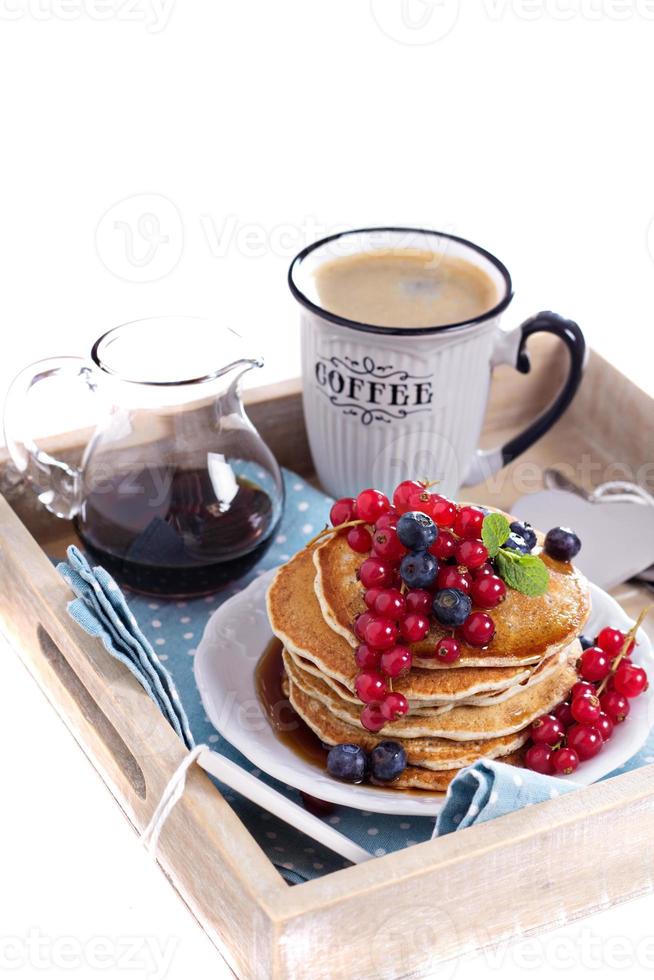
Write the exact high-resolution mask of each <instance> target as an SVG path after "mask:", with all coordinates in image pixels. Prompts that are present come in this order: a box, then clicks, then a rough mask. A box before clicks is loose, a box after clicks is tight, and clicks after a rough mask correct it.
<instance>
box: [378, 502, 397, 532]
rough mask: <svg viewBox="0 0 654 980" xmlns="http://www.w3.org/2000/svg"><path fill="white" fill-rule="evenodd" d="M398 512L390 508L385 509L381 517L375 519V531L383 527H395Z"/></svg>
mask: <svg viewBox="0 0 654 980" xmlns="http://www.w3.org/2000/svg"><path fill="white" fill-rule="evenodd" d="M399 516H400V515H399V514H398V512H397V511H396V510H395V509H393V508H391V510H387V511H385V512H384V513H383V514H382V516H381V517H378V518H377V520H376V521H375V528H376V530H377V531H381V530H383V528H385V527H391V525H392V526H393V527H395V525H396V524H397V521H398V518H399Z"/></svg>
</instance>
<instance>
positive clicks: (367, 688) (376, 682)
mask: <svg viewBox="0 0 654 980" xmlns="http://www.w3.org/2000/svg"><path fill="white" fill-rule="evenodd" d="M354 689H355V691H356V694H357V697H358V699H359V701H363V703H364V704H371V703H372V702H373V701H380V700H381V698H384V697H386V694H387V693H388V684H387V683H386V678H385V677H383V676H382V675H381V674H379V673H378V672H377V671H376V670H366V671H364V672H363V673H361V674H358V675H357V678H356V680H355V682H354Z"/></svg>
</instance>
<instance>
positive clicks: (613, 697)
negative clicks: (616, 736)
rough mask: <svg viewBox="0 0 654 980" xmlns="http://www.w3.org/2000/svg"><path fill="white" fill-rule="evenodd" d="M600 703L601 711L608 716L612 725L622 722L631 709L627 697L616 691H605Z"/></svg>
mask: <svg viewBox="0 0 654 980" xmlns="http://www.w3.org/2000/svg"><path fill="white" fill-rule="evenodd" d="M600 704H601V706H602V711H604V712H605V713H606V714H607V715H608V716H609V718H610V719H611V721H612V722H613V723H614V725H619V724H620V722H623V721H624V720H625V718H626V717H627V715H628V714H629V712H630V711H631V705H630V704H629V701H628V700H627V698H626V697H625V696H624V694H618V692H617V691H605V692H604V694H603V695H602V696H601V698H600Z"/></svg>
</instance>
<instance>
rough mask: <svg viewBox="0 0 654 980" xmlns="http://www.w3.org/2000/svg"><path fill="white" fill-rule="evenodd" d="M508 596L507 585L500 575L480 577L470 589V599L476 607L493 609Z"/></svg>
mask: <svg viewBox="0 0 654 980" xmlns="http://www.w3.org/2000/svg"><path fill="white" fill-rule="evenodd" d="M505 596H506V585H505V584H504V581H503V580H502V579H501V578H500V577H499V575H479V576H478V577H477V578H475V579H474V581H473V583H472V586H471V587H470V598H471V599H472V601H473V603H474V604H475V606H481V608H482V609H492V608H493V607H494V606H497V605H498V603H500V602H502V600H503V599H504V597H505Z"/></svg>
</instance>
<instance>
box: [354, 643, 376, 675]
mask: <svg viewBox="0 0 654 980" xmlns="http://www.w3.org/2000/svg"><path fill="white" fill-rule="evenodd" d="M354 659H355V660H356V662H357V667H360V668H361V670H379V666H380V664H381V650H373V649H372V647H369V646H368V644H367V643H361V644H359V646H358V647H357V648H356V650H355V651H354Z"/></svg>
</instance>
